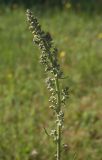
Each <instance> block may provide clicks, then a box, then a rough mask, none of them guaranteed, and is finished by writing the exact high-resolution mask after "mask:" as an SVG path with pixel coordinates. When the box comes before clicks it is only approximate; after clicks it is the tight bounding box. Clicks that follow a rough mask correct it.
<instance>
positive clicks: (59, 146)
mask: <svg viewBox="0 0 102 160" xmlns="http://www.w3.org/2000/svg"><path fill="white" fill-rule="evenodd" d="M55 84H56V92H57V104H58V106H57V120H58V122H59V121H60V119H59V116H58V115H59V112H60V110H61V99H60V87H59V81H58V77H57V78H56V79H55ZM56 156H57V158H56V159H57V160H60V159H61V126H60V125H59V123H57V155H56Z"/></svg>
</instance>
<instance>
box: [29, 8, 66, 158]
mask: <svg viewBox="0 0 102 160" xmlns="http://www.w3.org/2000/svg"><path fill="white" fill-rule="evenodd" d="M27 21H28V23H29V29H30V30H31V32H32V34H33V42H34V44H35V45H37V46H38V48H39V49H40V51H41V56H40V63H41V64H42V65H43V66H44V70H45V72H46V75H47V78H46V80H45V81H46V84H47V89H48V90H49V92H50V95H51V96H50V98H49V102H50V108H51V109H52V110H53V111H54V113H55V114H54V116H55V124H56V127H55V129H53V130H51V133H50V134H48V133H47V130H46V129H45V132H46V133H47V134H48V135H49V136H50V137H52V138H53V140H54V142H55V144H56V160H61V157H62V155H61V153H62V148H63V144H62V130H63V122H64V113H63V106H65V103H66V99H68V97H69V88H68V87H65V88H62V85H61V83H62V82H61V81H62V80H63V79H64V75H63V72H62V70H61V68H60V65H59V63H58V49H57V48H56V47H55V46H54V44H53V40H52V37H51V35H50V34H49V33H48V32H44V31H43V30H42V29H41V26H40V24H39V22H38V20H37V18H35V17H34V16H33V14H32V12H31V11H30V10H27Z"/></svg>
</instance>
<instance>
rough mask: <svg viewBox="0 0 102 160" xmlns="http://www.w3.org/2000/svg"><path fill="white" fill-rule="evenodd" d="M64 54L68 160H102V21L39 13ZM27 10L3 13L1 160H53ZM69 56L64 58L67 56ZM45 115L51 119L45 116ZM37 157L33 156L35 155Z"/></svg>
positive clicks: (61, 57)
mask: <svg viewBox="0 0 102 160" xmlns="http://www.w3.org/2000/svg"><path fill="white" fill-rule="evenodd" d="M35 13H36V15H38V17H39V19H40V22H41V24H42V26H43V28H44V29H45V30H47V31H49V32H50V33H51V34H52V36H53V38H54V40H55V43H56V45H57V47H58V48H59V60H60V62H61V65H62V67H63V69H64V71H65V75H69V77H68V79H66V80H65V81H66V82H67V83H68V85H69V86H70V88H71V91H72V93H71V97H70V102H69V104H68V105H67V108H65V110H66V113H65V129H64V141H65V143H66V144H68V146H69V150H68V151H66V152H65V151H63V152H64V153H63V155H64V157H63V160H68V158H69V159H70V160H73V159H76V160H84V159H85V160H101V159H102V130H101V128H102V109H101V106H102V100H101V95H102V53H101V50H102V24H101V15H94V16H90V15H88V14H87V13H86V14H84V13H83V14H76V13H74V12H71V11H63V12H62V11H57V10H56V11H53V13H52V12H51V11H47V12H46V13H43V14H41V13H40V12H39V11H36V10H35ZM31 41H32V37H31V34H30V33H29V31H28V26H27V23H26V16H25V10H24V9H23V8H21V9H20V8H17V9H15V10H13V11H10V10H9V8H7V9H5V10H1V11H0V43H1V45H0V160H14V159H15V160H21V159H24V160H28V159H30V158H31V154H32V152H34V151H36V152H37V153H38V156H37V157H36V158H35V159H38V160H45V159H48V160H52V154H54V153H55V152H54V145H53V143H50V142H49V139H48V137H47V136H46V134H45V132H44V129H43V128H44V127H46V128H48V129H49V128H50V127H51V126H52V123H51V120H52V114H51V113H50V112H49V108H48V92H47V90H46V87H45V84H44V78H45V75H44V74H43V69H42V67H41V66H40V65H39V63H38V60H39V54H40V53H39V50H37V48H36V47H34V46H33V44H32V42H31ZM62 53H64V54H62ZM45 115H46V116H45ZM33 156H34V155H33Z"/></svg>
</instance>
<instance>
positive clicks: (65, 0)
mask: <svg viewBox="0 0 102 160" xmlns="http://www.w3.org/2000/svg"><path fill="white" fill-rule="evenodd" d="M0 3H1V4H6V5H10V6H12V5H14V4H16V5H23V6H25V7H34V6H35V5H38V6H40V7H60V8H63V7H65V6H66V7H69V6H70V5H71V7H72V8H73V9H75V10H76V11H88V12H94V11H98V12H101V11H102V0H77V1H76V0H0Z"/></svg>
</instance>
